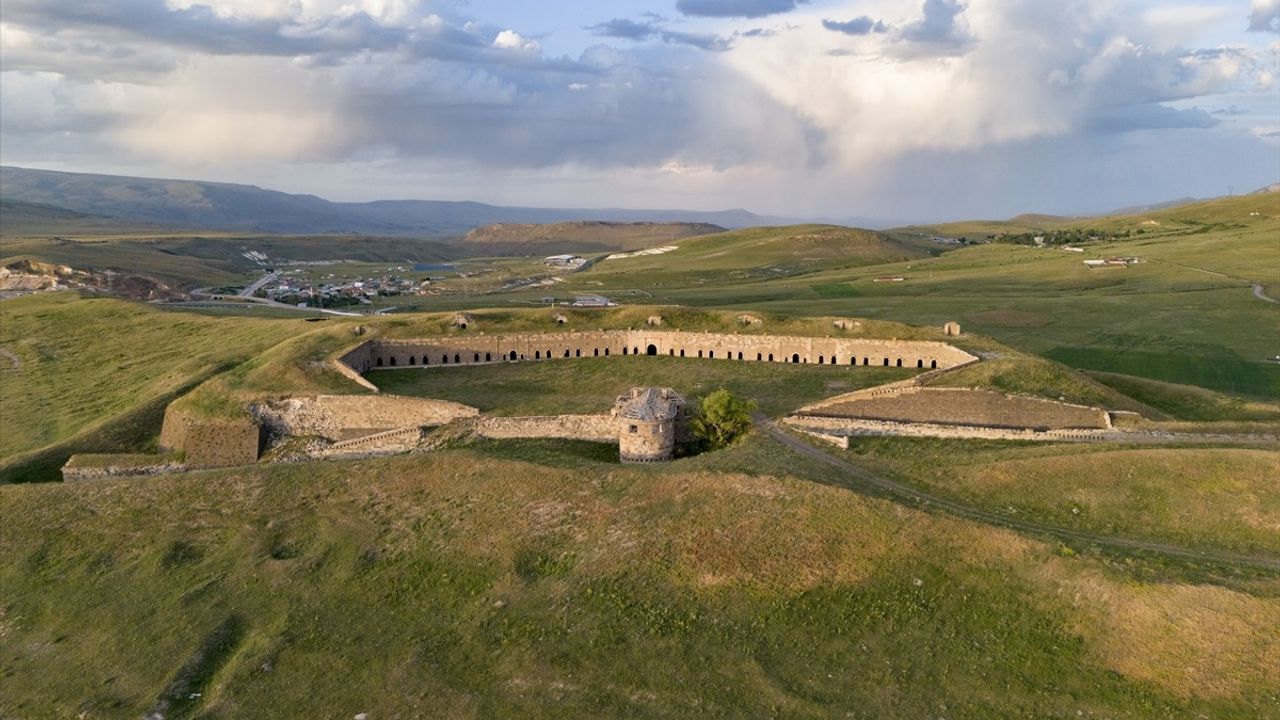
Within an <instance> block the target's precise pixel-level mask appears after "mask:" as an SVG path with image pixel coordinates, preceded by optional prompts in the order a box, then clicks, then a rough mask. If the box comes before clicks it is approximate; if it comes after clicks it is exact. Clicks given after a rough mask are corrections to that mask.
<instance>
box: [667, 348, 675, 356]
mask: <svg viewBox="0 0 1280 720" xmlns="http://www.w3.org/2000/svg"><path fill="white" fill-rule="evenodd" d="M667 354H668V355H670V356H671V357H675V356H676V349H675V348H671V349H670V350H667Z"/></svg>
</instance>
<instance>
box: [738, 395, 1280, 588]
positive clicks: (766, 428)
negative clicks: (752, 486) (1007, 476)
mask: <svg viewBox="0 0 1280 720" xmlns="http://www.w3.org/2000/svg"><path fill="white" fill-rule="evenodd" d="M755 423H756V427H757V428H759V429H760V430H761V431H762V432H764V434H765V435H768V436H769V437H770V438H772V439H774V440H776V441H777V442H778V443H780V444H782V445H783V446H785V447H786V448H788V449H790V450H792V451H794V452H796V453H798V454H800V455H803V456H805V457H808V458H810V459H813V460H817V461H819V462H822V463H825V464H827V465H830V466H832V467H834V468H836V469H838V470H842V471H844V472H845V473H847V474H848V475H850V476H851V477H852V478H853V479H854V480H855V481H856V482H852V483H849V488H850V489H853V490H858V489H859V488H858V485H859V484H864V485H870V486H872V487H874V488H876V489H878V490H880V491H882V492H885V493H888V494H889V495H890V496H891V497H893V498H894V499H896V500H899V501H902V500H911V501H914V502H916V503H920V504H923V505H926V506H930V507H935V508H938V509H940V510H944V511H946V512H948V513H950V514H952V515H956V516H959V517H962V518H965V519H967V520H974V521H977V522H981V523H985V524H988V525H998V526H1000V527H1006V528H1010V529H1012V530H1018V531H1020V532H1026V533H1032V534H1037V535H1051V536H1053V537H1057V538H1060V539H1063V540H1076V541H1084V542H1089V543H1094V544H1097V545H1106V546H1109V547H1116V548H1123V549H1126V550H1146V551H1149V552H1154V553H1159V554H1162V555H1171V556H1174V557H1181V558H1190V559H1192V560H1206V561H1211V562H1220V563H1228V564H1232V565H1249V566H1252V567H1260V568H1266V569H1268V570H1280V558H1273V557H1264V556H1258V555H1237V554H1234V553H1222V552H1202V551H1199V550H1192V549H1190V548H1184V547H1180V546H1177V545H1168V544H1165V543H1157V542H1147V541H1144V540H1131V539H1129V538H1120V537H1112V536H1108V535H1095V534H1093V533H1088V532H1081V531H1079V530H1071V529H1069V528H1063V527H1056V526H1053V525H1044V524H1041V523H1036V522H1029V521H1026V520H1017V519H1014V518H1010V517H1006V516H1004V515H1000V514H998V513H993V512H990V511H988V510H983V509H981V508H977V507H974V506H972V505H967V504H965V503H962V502H957V501H955V500H950V499H948V498H944V497H939V496H937V495H933V494H931V493H927V492H924V491H921V490H917V489H916V488H913V487H911V486H908V485H904V484H902V483H900V482H897V481H894V480H891V479H889V478H886V477H882V476H880V475H877V474H876V473H874V472H871V471H870V470H867V469H866V468H862V467H858V466H857V465H854V464H853V463H851V462H849V461H847V460H845V459H843V458H839V457H836V456H834V455H832V454H830V453H828V452H826V451H825V450H822V449H820V448H817V447H814V446H813V445H810V444H809V443H807V442H805V441H804V440H801V439H800V438H797V437H796V436H794V435H792V434H790V433H788V432H786V431H785V430H783V429H782V428H780V427H778V425H777V424H775V423H774V422H773V421H771V420H769V419H768V418H766V417H764V416H763V415H761V414H757V415H756V416H755Z"/></svg>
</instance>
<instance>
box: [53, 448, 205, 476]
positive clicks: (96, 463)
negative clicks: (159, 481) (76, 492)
mask: <svg viewBox="0 0 1280 720" xmlns="http://www.w3.org/2000/svg"><path fill="white" fill-rule="evenodd" d="M186 469H187V467H186V466H185V465H183V464H182V463H181V462H178V461H177V459H175V458H173V457H171V456H165V455H147V456H139V455H93V454H87V455H72V456H71V458H70V459H69V460H67V463H66V464H65V465H63V466H62V480H63V482H83V481H86V480H105V479H107V478H119V477H140V476H144V475H167V474H169V473H176V472H182V471H184V470H186Z"/></svg>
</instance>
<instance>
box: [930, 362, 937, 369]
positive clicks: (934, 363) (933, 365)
mask: <svg viewBox="0 0 1280 720" xmlns="http://www.w3.org/2000/svg"><path fill="white" fill-rule="evenodd" d="M929 367H930V368H932V369H934V370H937V369H938V361H937V360H930V361H929Z"/></svg>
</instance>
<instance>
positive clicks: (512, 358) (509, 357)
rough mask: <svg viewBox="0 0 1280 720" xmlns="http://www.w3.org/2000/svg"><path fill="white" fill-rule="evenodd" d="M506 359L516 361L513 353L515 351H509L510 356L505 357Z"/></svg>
mask: <svg viewBox="0 0 1280 720" xmlns="http://www.w3.org/2000/svg"><path fill="white" fill-rule="evenodd" d="M507 359H508V360H515V359H516V351H515V350H512V351H511V354H509V355H507Z"/></svg>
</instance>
